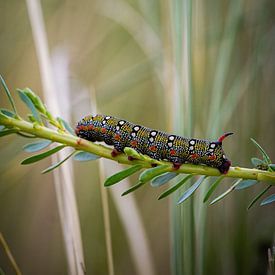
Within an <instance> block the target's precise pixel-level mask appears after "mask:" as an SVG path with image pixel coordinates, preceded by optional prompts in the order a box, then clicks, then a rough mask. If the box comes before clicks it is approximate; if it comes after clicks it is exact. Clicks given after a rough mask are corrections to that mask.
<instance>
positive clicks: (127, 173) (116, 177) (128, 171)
mask: <svg viewBox="0 0 275 275" xmlns="http://www.w3.org/2000/svg"><path fill="white" fill-rule="evenodd" d="M141 169H142V165H140V164H137V165H134V166H131V167H130V168H127V169H125V170H122V171H120V172H118V173H116V174H114V175H112V176H111V177H109V178H107V179H106V180H105V182H104V186H111V185H113V184H115V183H118V182H120V181H122V180H123V179H126V178H128V177H129V176H131V175H133V174H134V173H136V172H137V171H139V170H141Z"/></svg>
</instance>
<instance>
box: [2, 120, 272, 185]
mask: <svg viewBox="0 0 275 275" xmlns="http://www.w3.org/2000/svg"><path fill="white" fill-rule="evenodd" d="M0 125H5V126H7V127H12V128H15V129H18V130H19V131H20V132H23V133H27V134H32V135H35V136H37V137H40V138H44V139H49V140H52V141H55V142H59V143H61V144H64V145H67V146H71V147H73V148H75V149H76V150H82V151H85V152H89V153H92V154H96V155H99V156H101V157H104V158H107V159H111V160H114V161H117V162H119V163H123V164H128V165H134V164H141V165H142V167H144V168H151V167H152V166H151V160H150V159H149V160H147V159H145V160H133V161H130V160H128V157H127V156H126V155H125V154H120V155H118V156H116V157H112V155H111V151H112V149H110V148H107V147H105V146H103V145H99V144H95V143H93V142H90V141H87V140H85V139H81V138H79V137H76V136H73V135H70V134H67V133H60V132H57V131H55V130H53V129H50V128H47V127H45V126H41V125H38V124H32V123H30V122H27V121H25V120H22V119H16V118H11V117H6V116H4V115H1V116H0ZM154 163H157V164H159V165H167V164H168V165H169V167H170V168H168V169H167V170H168V172H175V170H174V169H173V166H172V164H171V163H168V162H165V161H154ZM177 173H183V174H196V175H206V176H220V175H221V174H220V172H219V171H218V170H217V169H216V168H212V167H208V166H204V165H194V164H183V165H182V166H181V167H180V168H179V169H178V170H177ZM224 176H225V177H229V178H242V179H253V180H259V181H260V180H263V181H267V182H269V183H270V184H272V185H275V173H274V172H269V171H263V170H258V169H249V168H241V167H231V168H230V170H229V171H228V173H227V174H226V175H224Z"/></svg>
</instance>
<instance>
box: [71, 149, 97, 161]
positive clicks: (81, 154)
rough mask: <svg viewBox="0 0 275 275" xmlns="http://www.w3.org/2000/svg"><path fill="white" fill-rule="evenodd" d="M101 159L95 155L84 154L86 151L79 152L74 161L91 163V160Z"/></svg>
mask: <svg viewBox="0 0 275 275" xmlns="http://www.w3.org/2000/svg"><path fill="white" fill-rule="evenodd" d="M99 158H101V156H98V155H95V154H92V153H88V152H84V151H80V152H77V153H76V154H75V155H74V160H77V161H90V160H96V159H99Z"/></svg>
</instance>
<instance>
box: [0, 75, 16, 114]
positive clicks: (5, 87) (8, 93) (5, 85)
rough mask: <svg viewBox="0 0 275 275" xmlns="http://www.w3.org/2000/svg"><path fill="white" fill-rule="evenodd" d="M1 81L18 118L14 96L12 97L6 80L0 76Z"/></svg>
mask: <svg viewBox="0 0 275 275" xmlns="http://www.w3.org/2000/svg"><path fill="white" fill-rule="evenodd" d="M0 81H1V83H2V85H3V87H4V90H5V92H6V94H7V96H8V98H9V101H10V104H11V107H12V109H13V111H14V112H15V114H16V116H18V114H17V110H16V107H15V103H14V100H13V98H12V96H11V93H10V91H9V89H8V86H7V84H6V82H5V80H4V78H3V77H2V75H0Z"/></svg>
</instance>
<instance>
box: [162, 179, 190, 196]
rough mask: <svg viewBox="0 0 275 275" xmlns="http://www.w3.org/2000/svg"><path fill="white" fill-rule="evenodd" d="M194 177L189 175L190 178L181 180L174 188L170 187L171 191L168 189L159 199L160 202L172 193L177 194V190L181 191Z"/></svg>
mask: <svg viewBox="0 0 275 275" xmlns="http://www.w3.org/2000/svg"><path fill="white" fill-rule="evenodd" d="M192 177H193V175H188V176H186V177H184V178H183V179H181V180H180V181H179V182H178V183H176V184H175V185H173V186H172V187H170V188H169V189H167V190H166V191H164V192H163V193H161V194H160V196H159V197H158V200H161V199H163V198H165V197H167V196H168V195H170V194H171V193H173V192H175V191H176V190H177V189H179V188H180V187H181V186H182V185H183V184H184V183H185V182H187V181H188V180H189V179H191V178H192Z"/></svg>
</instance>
